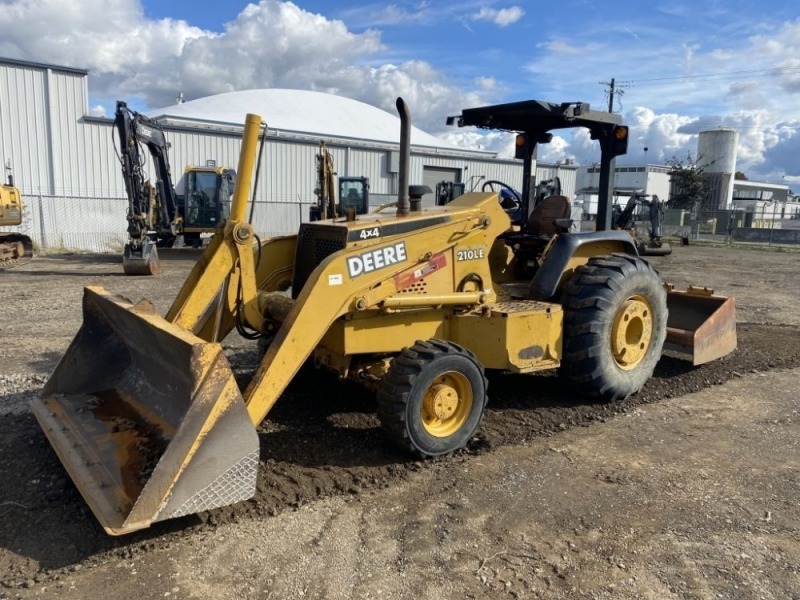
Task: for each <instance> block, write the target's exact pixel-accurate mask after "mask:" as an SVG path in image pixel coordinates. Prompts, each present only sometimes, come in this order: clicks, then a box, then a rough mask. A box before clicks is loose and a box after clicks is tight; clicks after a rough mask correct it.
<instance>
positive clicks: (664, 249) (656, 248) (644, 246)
mask: <svg viewBox="0 0 800 600" xmlns="http://www.w3.org/2000/svg"><path fill="white" fill-rule="evenodd" d="M639 207H643V208H645V209H646V214H647V220H648V221H649V222H650V227H649V228H648V239H647V240H643V239H640V238H639V237H637V236H636V220H637V218H636V212H637V209H638V208H639ZM612 221H613V228H614V229H622V230H624V231H628V232H630V234H631V237H632V238H633V241H634V243H635V244H636V249H637V251H638V252H639V254H640V255H642V256H666V255H668V254H672V247H671V246H670V245H669V244H668V243H666V242H665V241H664V240H663V239H662V224H663V223H664V202H663V201H662V200H660V199H659V198H658V196H656V195H655V194H645V193H644V192H634V193H633V194H631V197H630V198H629V199H628V202H627V203H626V204H625V208H619V207H617V206H616V205H615V206H614V212H613V217H612Z"/></svg>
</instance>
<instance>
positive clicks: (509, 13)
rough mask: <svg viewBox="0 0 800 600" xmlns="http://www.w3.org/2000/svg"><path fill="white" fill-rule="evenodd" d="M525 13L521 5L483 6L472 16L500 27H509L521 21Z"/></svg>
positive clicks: (473, 18) (475, 19)
mask: <svg viewBox="0 0 800 600" xmlns="http://www.w3.org/2000/svg"><path fill="white" fill-rule="evenodd" d="M524 14H525V11H524V10H523V9H522V8H520V7H519V6H512V7H510V8H500V9H496V8H488V7H483V8H481V9H480V10H479V11H478V12H477V13H475V14H473V15H472V16H471V17H470V18H471V19H472V20H473V21H488V22H489V23H494V24H495V25H497V26H498V27H508V26H509V25H512V24H514V23H516V22H517V21H519V20H520V19H521V18H522V17H523V15H524Z"/></svg>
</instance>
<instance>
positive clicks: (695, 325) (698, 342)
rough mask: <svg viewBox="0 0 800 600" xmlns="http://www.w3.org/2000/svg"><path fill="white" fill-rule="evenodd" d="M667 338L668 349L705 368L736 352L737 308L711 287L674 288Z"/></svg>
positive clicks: (669, 307) (670, 291)
mask: <svg viewBox="0 0 800 600" xmlns="http://www.w3.org/2000/svg"><path fill="white" fill-rule="evenodd" d="M667 308H668V309H669V318H668V319H667V339H666V342H665V344H664V348H665V349H667V350H673V351H675V352H678V353H680V354H684V355H687V356H689V357H691V360H692V364H694V365H702V364H703V363H707V362H710V361H712V360H715V359H717V358H721V357H723V356H726V355H728V354H730V353H731V352H733V351H734V350H736V305H735V302H734V299H733V298H726V297H724V296H717V295H715V294H714V290H710V289H708V288H697V287H689V288H688V289H687V290H686V291H677V290H672V289H670V290H669V291H668V293H667Z"/></svg>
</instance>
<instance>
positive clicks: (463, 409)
mask: <svg viewBox="0 0 800 600" xmlns="http://www.w3.org/2000/svg"><path fill="white" fill-rule="evenodd" d="M473 401H474V398H473V395H472V386H471V385H470V384H469V380H468V379H467V378H466V377H465V376H464V375H463V374H461V373H457V372H456V371H449V372H447V373H444V374H443V375H441V376H440V377H438V378H437V379H436V381H434V382H433V383H432V384H431V385H430V387H429V388H428V389H427V390H426V391H425V397H424V398H423V400H422V410H421V413H422V414H421V417H422V425H423V427H424V428H425V431H426V432H427V433H429V434H430V435H432V436H434V437H448V436H450V435H453V434H454V433H455V432H457V431H458V430H459V429H461V427H463V426H464V423H466V421H467V419H468V418H469V414H470V412H471V411H472V403H473Z"/></svg>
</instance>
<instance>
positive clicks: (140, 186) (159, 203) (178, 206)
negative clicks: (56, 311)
mask: <svg viewBox="0 0 800 600" xmlns="http://www.w3.org/2000/svg"><path fill="white" fill-rule="evenodd" d="M114 128H115V129H116V131H117V137H118V138H119V148H118V151H119V160H120V164H121V165H122V177H123V179H124V181H125V191H126V194H127V196H128V216H127V219H128V241H127V243H126V244H125V248H124V251H123V256H122V267H123V270H124V271H125V274H126V275H155V274H157V273H160V272H161V263H160V261H159V258H158V250H157V248H160V247H162V248H163V247H171V246H172V245H173V243H174V242H175V239H176V238H177V237H179V236H182V237H183V241H184V244H185V245H187V246H195V247H200V245H201V243H202V242H201V234H202V233H209V232H213V231H215V230H216V229H217V227H218V226H219V225H220V223H222V222H223V221H225V220H226V219H227V218H228V214H229V210H230V196H231V194H232V192H233V184H234V180H235V177H236V172H235V171H233V170H232V169H228V168H225V167H218V166H207V167H198V166H188V167H186V169H185V171H184V188H185V189H184V194H183V195H179V194H178V193H177V192H176V190H175V187H174V186H173V183H172V173H171V170H170V165H169V157H168V155H167V150H168V149H169V143H168V142H167V139H166V136H165V135H164V131H163V129H162V127H161V125H160V123H158V122H157V121H154V120H152V119H150V118H148V117H146V116H145V115H142V114H140V113H138V112H136V111H134V110H131V109H130V108H128V106H127V104H126V103H125V102H122V101H118V102H117V110H116V113H115V118H114ZM142 146H144V147H146V148H147V149H148V151H149V152H150V156H151V157H152V159H153V166H154V168H155V174H156V179H155V183H151V182H150V181H149V180H147V179H146V178H145V174H144V164H145V159H144V156H143V154H142V152H141V147H142Z"/></svg>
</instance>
